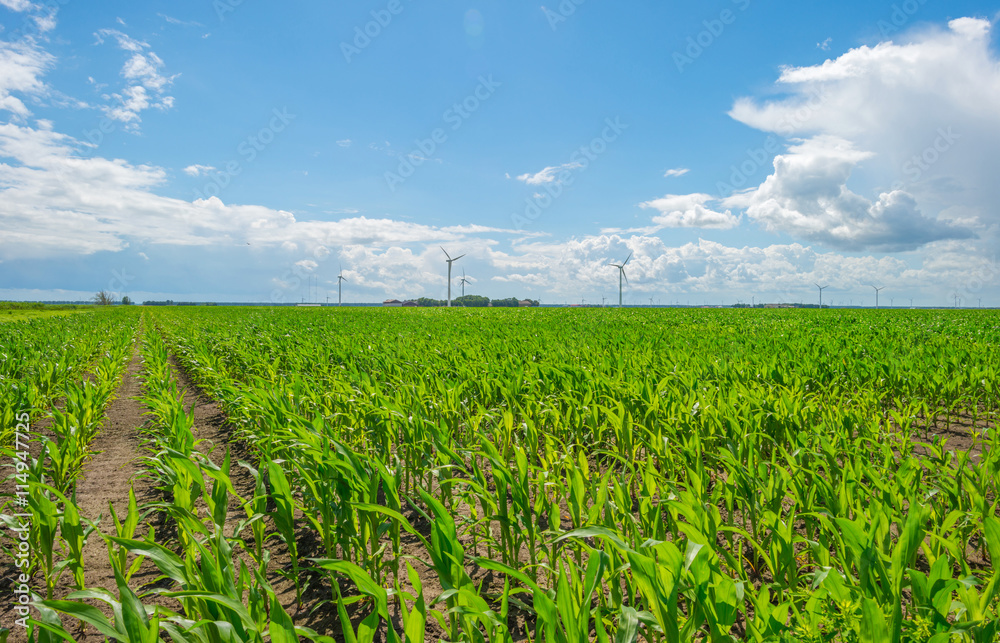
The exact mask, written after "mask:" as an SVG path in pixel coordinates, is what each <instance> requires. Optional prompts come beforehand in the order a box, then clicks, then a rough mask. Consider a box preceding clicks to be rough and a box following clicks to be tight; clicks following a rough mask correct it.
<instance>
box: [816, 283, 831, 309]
mask: <svg viewBox="0 0 1000 643" xmlns="http://www.w3.org/2000/svg"><path fill="white" fill-rule="evenodd" d="M816 287H817V288H819V308H820V310H822V309H823V291H824V290H826V289H827V288H829V286H820V285H819V284H816Z"/></svg>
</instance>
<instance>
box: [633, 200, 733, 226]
mask: <svg viewBox="0 0 1000 643" xmlns="http://www.w3.org/2000/svg"><path fill="white" fill-rule="evenodd" d="M714 200H715V199H713V197H712V196H710V195H708V194H682V195H677V194H668V195H667V196H665V197H663V198H661V199H655V200H653V201H647V202H645V203H642V204H640V207H642V208H652V209H654V210H659V212H660V214H658V215H656V216H654V217H653V223H654V224H655V225H656V226H659V227H660V228H715V229H718V230H728V229H729V228H735V227H736V226H738V225H739V224H740V220H739V218H738V217H736V216H734V215H733V214H732V213H731V212H730V211H729V210H726V211H725V212H716V211H714V210H712V209H710V208H706V207H705V204H706V203H709V202H711V201H714Z"/></svg>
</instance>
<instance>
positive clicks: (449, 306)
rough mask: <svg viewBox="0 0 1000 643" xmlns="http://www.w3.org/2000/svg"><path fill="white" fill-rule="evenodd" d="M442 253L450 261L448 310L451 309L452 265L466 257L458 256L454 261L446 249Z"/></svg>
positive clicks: (442, 249)
mask: <svg viewBox="0 0 1000 643" xmlns="http://www.w3.org/2000/svg"><path fill="white" fill-rule="evenodd" d="M441 252H443V253H444V256H446V257H448V259H447V261H448V308H451V264H453V263H455V262H456V261H458V260H459V259H461V258H462V257H464V256H465V255H458V256H457V257H455V258H454V259H452V258H451V255H450V254H448V251H447V250H445V249H444V248H441Z"/></svg>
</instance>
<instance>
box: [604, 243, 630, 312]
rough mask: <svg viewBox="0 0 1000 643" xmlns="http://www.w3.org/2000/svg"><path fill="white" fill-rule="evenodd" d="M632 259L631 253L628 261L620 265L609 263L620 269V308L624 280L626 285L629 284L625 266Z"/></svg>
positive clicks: (619, 305) (620, 305)
mask: <svg viewBox="0 0 1000 643" xmlns="http://www.w3.org/2000/svg"><path fill="white" fill-rule="evenodd" d="M630 259H632V253H631V252H630V253H628V259H626V260H625V261H623V262H622V263H620V264H618V263H609V264H608V265H609V266H614V267H615V268H618V307H619V308H621V307H622V292H623V289H624V286H623V285H622V280H624V283H628V276H627V275H626V274H625V266H627V265H628V262H629V260H630Z"/></svg>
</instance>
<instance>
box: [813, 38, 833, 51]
mask: <svg viewBox="0 0 1000 643" xmlns="http://www.w3.org/2000/svg"><path fill="white" fill-rule="evenodd" d="M832 42H833V38H827V39H826V40H824V41H823V42H817V43H816V48H817V49H822V50H823V51H830V43H832Z"/></svg>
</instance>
